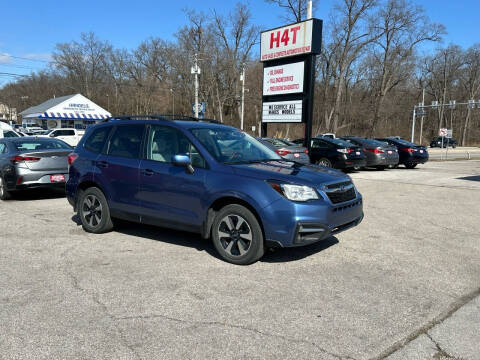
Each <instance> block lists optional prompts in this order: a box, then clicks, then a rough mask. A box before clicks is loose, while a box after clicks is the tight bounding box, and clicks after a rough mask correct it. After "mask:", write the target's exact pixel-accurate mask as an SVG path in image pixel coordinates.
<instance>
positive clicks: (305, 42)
mask: <svg viewBox="0 0 480 360" xmlns="http://www.w3.org/2000/svg"><path fill="white" fill-rule="evenodd" d="M321 46H322V21H321V20H319V19H309V20H307V21H302V22H299V23H295V24H292V25H287V26H283V27H281V28H276V29H271V30H267V31H264V32H262V34H261V49H260V59H261V61H269V60H275V59H280V58H284V57H291V56H296V55H304V54H319V53H320V50H321Z"/></svg>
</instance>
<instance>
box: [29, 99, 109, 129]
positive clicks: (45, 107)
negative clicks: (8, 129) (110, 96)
mask: <svg viewBox="0 0 480 360" xmlns="http://www.w3.org/2000/svg"><path fill="white" fill-rule="evenodd" d="M20 115H21V116H22V125H23V126H24V127H31V126H41V127H43V128H48V129H53V128H64V127H68V128H76V129H85V128H86V127H87V126H88V125H92V124H95V123H97V122H100V121H103V120H105V119H107V118H108V117H110V116H111V114H110V113H109V112H108V111H107V110H105V109H103V108H102V107H100V106H98V105H97V104H95V103H94V102H93V101H91V100H89V99H87V98H86V97H85V96H83V95H81V94H74V95H67V96H62V97H59V98H53V99H50V100H47V101H45V102H43V103H41V104H40V105H37V106H32V107H30V108H28V109H26V110H24V111H22V112H21V113H20Z"/></svg>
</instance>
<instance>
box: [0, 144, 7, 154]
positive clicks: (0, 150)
mask: <svg viewBox="0 0 480 360" xmlns="http://www.w3.org/2000/svg"><path fill="white" fill-rule="evenodd" d="M6 152H7V145H5V144H4V143H0V154H5V153H6Z"/></svg>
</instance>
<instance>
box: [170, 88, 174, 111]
mask: <svg viewBox="0 0 480 360" xmlns="http://www.w3.org/2000/svg"><path fill="white" fill-rule="evenodd" d="M170 92H171V93H172V115H175V92H174V91H173V89H170Z"/></svg>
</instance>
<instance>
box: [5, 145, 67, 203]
mask: <svg viewBox="0 0 480 360" xmlns="http://www.w3.org/2000/svg"><path fill="white" fill-rule="evenodd" d="M72 150H73V148H72V147H71V146H69V145H68V144H66V143H64V142H63V141H60V140H56V139H42V138H38V137H9V138H3V139H0V199H1V200H7V199H9V198H10V196H11V195H12V194H13V193H14V192H18V191H21V190H24V189H27V188H34V187H61V188H63V187H64V186H65V181H66V180H67V179H68V171H67V170H68V164H67V156H68V154H70V153H71V152H72Z"/></svg>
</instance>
